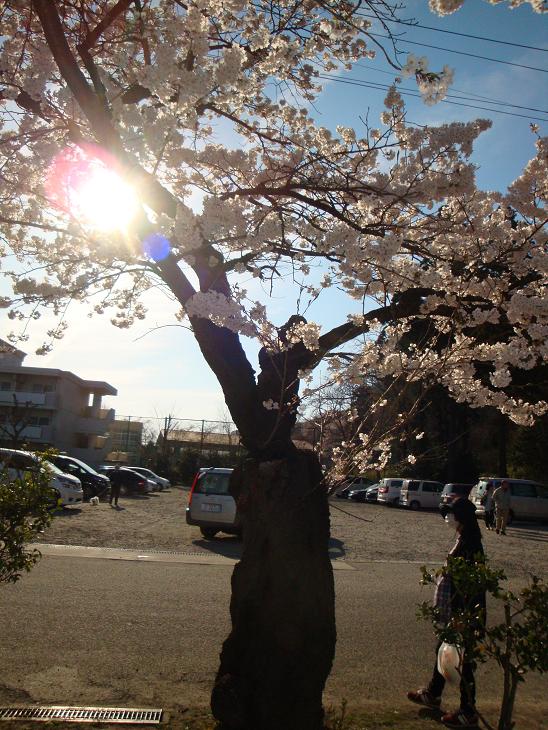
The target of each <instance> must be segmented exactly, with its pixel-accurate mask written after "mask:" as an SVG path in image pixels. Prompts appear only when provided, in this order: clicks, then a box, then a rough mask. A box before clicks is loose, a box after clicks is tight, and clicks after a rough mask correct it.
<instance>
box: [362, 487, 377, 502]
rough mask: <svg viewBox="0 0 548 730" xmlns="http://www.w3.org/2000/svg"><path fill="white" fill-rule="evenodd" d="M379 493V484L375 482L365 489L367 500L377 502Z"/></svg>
mask: <svg viewBox="0 0 548 730" xmlns="http://www.w3.org/2000/svg"><path fill="white" fill-rule="evenodd" d="M378 494H379V485H378V484H373V486H372V487H369V488H368V489H366V490H365V501H366V502H376V501H377V497H378Z"/></svg>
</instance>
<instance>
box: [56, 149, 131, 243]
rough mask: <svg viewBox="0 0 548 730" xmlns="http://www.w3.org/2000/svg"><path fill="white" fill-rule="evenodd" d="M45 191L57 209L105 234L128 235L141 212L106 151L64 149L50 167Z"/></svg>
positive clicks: (112, 159) (128, 186) (129, 186)
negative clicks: (119, 233)
mask: <svg viewBox="0 0 548 730" xmlns="http://www.w3.org/2000/svg"><path fill="white" fill-rule="evenodd" d="M46 190H47V195H48V198H49V199H50V201H51V202H52V203H54V204H55V205H56V207H58V208H60V209H62V210H63V211H65V212H66V213H68V214H69V215H70V216H71V217H72V218H74V219H75V220H77V221H78V222H79V223H81V224H82V225H85V226H89V227H91V228H93V229H95V230H98V231H102V232H115V231H120V232H124V231H127V229H128V228H129V226H130V225H131V223H132V221H133V219H134V218H135V217H136V215H137V213H138V211H139V200H138V197H137V195H136V192H135V190H134V189H133V188H132V186H131V185H129V184H128V183H127V182H126V180H125V179H124V178H123V176H122V175H121V174H120V173H119V172H118V166H117V164H116V161H115V160H114V158H112V157H111V156H110V155H108V153H106V152H105V151H104V150H102V149H100V148H98V147H95V146H92V145H87V146H84V147H80V148H78V149H74V148H71V149H65V150H63V151H62V152H61V153H60V154H59V155H57V157H56V158H55V159H54V160H53V163H52V165H51V166H50V169H49V172H48V176H47V180H46Z"/></svg>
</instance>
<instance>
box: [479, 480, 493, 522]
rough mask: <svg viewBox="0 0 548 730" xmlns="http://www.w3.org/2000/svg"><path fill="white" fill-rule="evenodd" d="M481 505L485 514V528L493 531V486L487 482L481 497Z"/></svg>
mask: <svg viewBox="0 0 548 730" xmlns="http://www.w3.org/2000/svg"><path fill="white" fill-rule="evenodd" d="M481 503H482V505H483V509H484V514H485V527H486V528H487V529H488V530H494V529H495V504H494V502H493V484H492V482H489V483H488V484H487V486H486V487H485V494H484V495H483V497H482V500H481Z"/></svg>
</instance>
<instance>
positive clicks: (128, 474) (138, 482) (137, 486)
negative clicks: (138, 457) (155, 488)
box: [99, 465, 152, 497]
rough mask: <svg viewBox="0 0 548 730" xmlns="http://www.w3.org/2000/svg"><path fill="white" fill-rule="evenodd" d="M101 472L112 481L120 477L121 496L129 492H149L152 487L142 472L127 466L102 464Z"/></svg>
mask: <svg viewBox="0 0 548 730" xmlns="http://www.w3.org/2000/svg"><path fill="white" fill-rule="evenodd" d="M99 472H100V473H101V474H105V475H106V476H107V477H108V478H109V479H110V480H111V481H113V480H114V479H118V480H119V481H120V496H122V497H124V496H127V495H128V494H147V493H148V492H150V491H151V489H152V487H151V485H150V484H149V483H148V480H147V479H145V477H144V476H143V475H142V474H137V472H136V471H132V470H131V469H128V468H127V467H125V466H121V467H119V468H116V467H115V466H106V465H105V466H101V467H99Z"/></svg>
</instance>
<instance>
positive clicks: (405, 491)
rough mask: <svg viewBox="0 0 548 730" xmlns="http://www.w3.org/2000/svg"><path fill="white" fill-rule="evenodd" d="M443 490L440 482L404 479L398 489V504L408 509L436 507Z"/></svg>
mask: <svg viewBox="0 0 548 730" xmlns="http://www.w3.org/2000/svg"><path fill="white" fill-rule="evenodd" d="M442 491H443V484H442V483H441V482H432V481H428V480H426V479H405V480H404V482H403V484H402V488H401V491H400V506H401V507H408V508H409V509H414V510H417V509H436V508H437V507H438V506H439V503H440V495H441V493H442Z"/></svg>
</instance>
